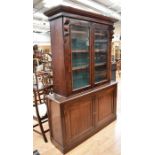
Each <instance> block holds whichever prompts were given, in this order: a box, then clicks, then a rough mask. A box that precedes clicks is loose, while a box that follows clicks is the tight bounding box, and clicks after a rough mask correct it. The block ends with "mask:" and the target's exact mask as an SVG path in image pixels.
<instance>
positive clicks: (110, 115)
mask: <svg viewBox="0 0 155 155" xmlns="http://www.w3.org/2000/svg"><path fill="white" fill-rule="evenodd" d="M95 114H96V117H95V126H97V127H100V126H103V125H104V124H106V123H107V122H109V121H110V120H112V119H114V118H115V117H116V89H115V87H111V88H107V89H105V90H103V91H100V92H98V93H97V94H96V97H95Z"/></svg>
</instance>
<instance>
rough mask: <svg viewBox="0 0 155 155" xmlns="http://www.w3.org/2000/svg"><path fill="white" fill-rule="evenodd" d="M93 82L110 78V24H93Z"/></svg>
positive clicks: (105, 80)
mask: <svg viewBox="0 0 155 155" xmlns="http://www.w3.org/2000/svg"><path fill="white" fill-rule="evenodd" d="M93 38H94V40H93V48H92V49H93V56H92V57H93V58H92V59H93V66H92V70H93V75H94V76H93V84H102V83H104V82H107V81H108V80H109V73H108V68H109V63H108V62H109V61H108V59H109V55H108V53H109V48H108V47H109V31H108V26H106V25H100V24H93Z"/></svg>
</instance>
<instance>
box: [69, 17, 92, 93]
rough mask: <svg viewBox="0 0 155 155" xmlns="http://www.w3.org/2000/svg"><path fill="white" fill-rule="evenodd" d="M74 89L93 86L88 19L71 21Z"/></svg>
mask: <svg viewBox="0 0 155 155" xmlns="http://www.w3.org/2000/svg"><path fill="white" fill-rule="evenodd" d="M70 43H71V66H72V67H71V76H72V91H77V90H81V89H84V88H88V87H90V86H91V75H90V72H91V67H90V63H91V62H90V61H91V60H90V26H89V23H88V22H86V21H79V20H73V19H72V20H71V21H70Z"/></svg>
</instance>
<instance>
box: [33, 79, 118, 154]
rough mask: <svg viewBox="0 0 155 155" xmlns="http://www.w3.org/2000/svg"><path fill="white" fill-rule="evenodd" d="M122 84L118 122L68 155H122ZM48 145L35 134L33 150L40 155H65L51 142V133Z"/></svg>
mask: <svg viewBox="0 0 155 155" xmlns="http://www.w3.org/2000/svg"><path fill="white" fill-rule="evenodd" d="M120 126H121V125H120V82H119V84H118V103H117V120H116V121H114V122H112V123H111V124H110V125H108V126H107V127H105V128H104V129H102V130H100V131H99V132H98V133H97V134H95V135H93V136H92V137H90V138H89V139H87V140H86V141H84V142H83V143H81V144H80V145H78V146H77V147H76V148H74V149H73V150H71V151H70V152H68V153H66V155H121V131H120ZM46 135H47V138H48V143H44V141H43V138H42V137H41V136H40V135H39V134H37V133H34V132H33V150H35V149H37V150H38V151H39V153H40V155H63V154H62V153H61V152H60V151H59V150H58V149H57V148H56V147H55V146H54V145H53V144H52V143H51V142H50V138H49V133H47V134H46Z"/></svg>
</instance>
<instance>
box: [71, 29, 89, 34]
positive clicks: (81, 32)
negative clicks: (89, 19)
mask: <svg viewBox="0 0 155 155" xmlns="http://www.w3.org/2000/svg"><path fill="white" fill-rule="evenodd" d="M72 33H79V34H86V33H87V32H85V31H73V30H72Z"/></svg>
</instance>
